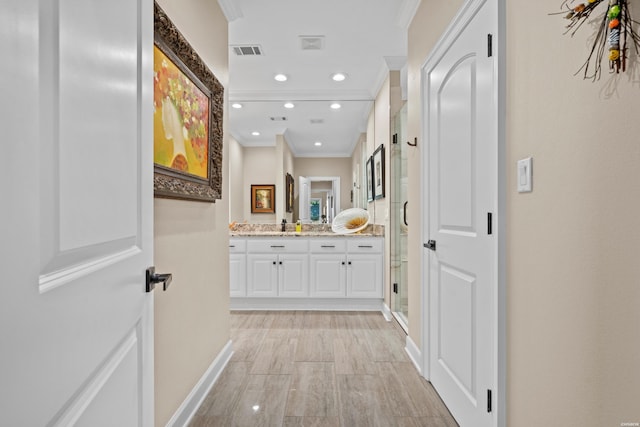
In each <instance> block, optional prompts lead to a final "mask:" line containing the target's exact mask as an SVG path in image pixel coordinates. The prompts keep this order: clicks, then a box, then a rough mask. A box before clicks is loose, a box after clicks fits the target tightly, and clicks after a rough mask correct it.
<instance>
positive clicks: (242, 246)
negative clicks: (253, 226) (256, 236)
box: [229, 239, 247, 254]
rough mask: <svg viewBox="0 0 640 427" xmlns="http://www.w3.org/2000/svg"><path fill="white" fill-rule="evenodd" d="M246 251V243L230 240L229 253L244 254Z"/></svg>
mask: <svg viewBox="0 0 640 427" xmlns="http://www.w3.org/2000/svg"><path fill="white" fill-rule="evenodd" d="M246 250H247V241H246V240H239V239H230V240H229V253H230V254H237V253H244V252H245V251H246Z"/></svg>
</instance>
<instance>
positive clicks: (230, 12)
mask: <svg viewBox="0 0 640 427" xmlns="http://www.w3.org/2000/svg"><path fill="white" fill-rule="evenodd" d="M218 4H219V5H220V9H222V13H224V16H225V17H226V18H227V22H233V21H235V20H236V19H240V18H242V17H243V16H244V15H243V14H242V8H240V2H239V1H237V0H218Z"/></svg>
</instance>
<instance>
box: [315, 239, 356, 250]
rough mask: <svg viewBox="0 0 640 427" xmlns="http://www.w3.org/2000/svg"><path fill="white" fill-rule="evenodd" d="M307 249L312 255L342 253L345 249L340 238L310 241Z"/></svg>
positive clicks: (344, 243)
mask: <svg viewBox="0 0 640 427" xmlns="http://www.w3.org/2000/svg"><path fill="white" fill-rule="evenodd" d="M309 247H310V249H311V252H313V253H336V252H340V253H342V252H344V251H346V249H347V245H346V242H345V241H344V239H340V238H331V239H312V240H311V241H310V242H309Z"/></svg>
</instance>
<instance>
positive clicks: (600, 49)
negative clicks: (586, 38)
mask: <svg viewBox="0 0 640 427" xmlns="http://www.w3.org/2000/svg"><path fill="white" fill-rule="evenodd" d="M571 3H573V1H570V0H564V1H563V2H562V5H561V8H562V9H563V10H562V12H556V13H551V14H550V15H564V17H565V19H567V20H569V24H568V25H567V31H565V34H571V36H573V35H574V34H575V33H576V32H577V31H578V30H579V29H580V27H581V26H582V24H584V23H585V22H587V20H588V18H589V16H591V14H592V13H593V12H594V11H595V10H596V9H597V8H598V6H600V5H601V4H602V3H605V4H607V5H608V7H607V9H606V10H604V13H603V14H602V16H601V17H600V18H598V20H599V21H600V24H599V25H598V27H597V32H596V34H595V38H594V41H593V46H592V47H591V52H589V56H588V57H587V60H586V61H585V62H584V64H582V66H581V67H580V68H579V69H578V71H577V72H576V74H578V73H580V71H584V78H585V79H591V80H593V81H596V80H598V79H599V78H600V75H601V74H602V62H603V58H604V56H605V52H608V60H609V71H610V72H611V73H619V72H620V71H622V72H624V71H625V70H626V67H627V59H628V46H627V45H628V43H631V44H633V47H634V48H635V52H636V55H637V54H638V53H639V52H640V35H638V33H637V32H636V31H635V30H634V28H633V26H634V25H637V24H638V21H634V20H633V19H632V18H631V14H630V13H629V5H628V1H627V0H608V1H606V0H589V1H588V2H587V3H580V4H578V5H577V6H575V7H571V6H570V4H571ZM596 22H597V21H596Z"/></svg>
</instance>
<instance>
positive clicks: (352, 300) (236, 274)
mask: <svg viewBox="0 0 640 427" xmlns="http://www.w3.org/2000/svg"><path fill="white" fill-rule="evenodd" d="M383 241H384V239H383V238H382V237H360V236H348V237H345V236H341V235H331V236H330V237H307V236H305V237H303V236H291V237H289V236H287V237H256V236H251V237H232V238H231V239H230V244H229V251H230V296H231V308H232V309H288V310H292V309H310V310H313V309H327V310H330V309H353V310H356V309H376V310H377V309H380V308H382V304H383V298H384V288H383V286H384V276H383V271H384V270H383V268H384V267H383V266H384V262H383V261H384V250H383V249H384V248H383Z"/></svg>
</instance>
